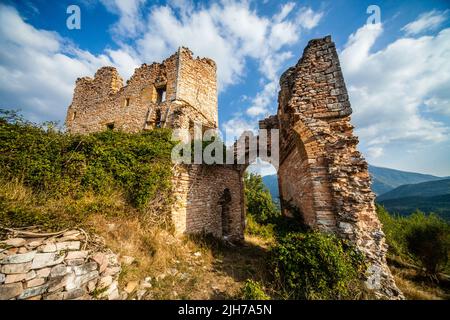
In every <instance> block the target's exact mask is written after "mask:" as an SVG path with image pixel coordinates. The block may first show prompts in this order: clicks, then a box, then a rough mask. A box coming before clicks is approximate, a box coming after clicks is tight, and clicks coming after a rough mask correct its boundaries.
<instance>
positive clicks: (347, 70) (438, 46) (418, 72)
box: [340, 24, 450, 161]
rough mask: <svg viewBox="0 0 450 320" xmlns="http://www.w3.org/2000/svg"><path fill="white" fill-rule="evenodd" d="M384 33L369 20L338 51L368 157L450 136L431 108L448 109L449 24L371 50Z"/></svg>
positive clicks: (442, 110)
mask: <svg viewBox="0 0 450 320" xmlns="http://www.w3.org/2000/svg"><path fill="white" fill-rule="evenodd" d="M382 32H383V28H382V25H381V24H378V25H365V26H363V27H361V28H360V29H358V30H357V31H356V32H355V33H354V34H352V35H351V36H350V37H349V39H348V42H347V44H346V45H345V47H344V50H343V51H342V52H341V53H340V58H341V64H342V69H343V72H344V77H345V79H346V82H347V87H348V91H349V96H350V99H351V102H352V107H353V111H354V113H353V121H354V122H355V124H356V126H357V134H358V135H359V136H360V138H361V141H362V143H363V148H364V149H366V150H367V154H368V156H369V161H371V160H373V159H375V158H377V157H380V156H382V155H383V152H384V149H385V148H386V147H389V146H392V145H393V144H397V145H402V146H403V147H404V148H405V149H406V148H408V149H410V148H414V146H419V145H424V144H430V143H438V142H442V141H445V140H446V139H448V136H449V130H448V128H447V126H446V125H445V123H443V122H442V121H437V120H435V119H434V118H433V117H431V116H430V115H427V111H430V110H432V111H434V112H442V113H447V114H448V106H449V104H448V102H449V101H450V29H444V30H442V31H440V32H439V33H438V34H436V35H434V36H423V37H419V38H400V39H397V40H395V41H394V42H392V43H390V44H389V45H387V46H386V47H385V48H383V49H380V50H379V51H376V52H372V48H373V46H374V44H375V42H376V40H377V39H379V37H380V36H381V34H382Z"/></svg>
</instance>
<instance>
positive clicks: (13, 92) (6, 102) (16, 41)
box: [0, 5, 130, 121]
mask: <svg viewBox="0 0 450 320" xmlns="http://www.w3.org/2000/svg"><path fill="white" fill-rule="evenodd" d="M0 43H1V44H2V50H1V51H0V71H1V72H0V96H1V97H2V104H1V107H2V108H21V109H22V111H23V113H24V115H25V116H26V117H27V118H28V119H30V120H32V121H42V120H49V119H52V120H54V119H58V120H63V119H64V118H65V114H66V111H67V106H68V105H69V104H70V100H71V97H72V93H73V88H74V84H75V80H76V79H77V78H78V77H82V76H86V75H90V76H92V75H93V74H94V73H95V71H96V70H97V69H98V68H99V67H101V66H104V65H115V64H116V63H117V64H118V67H119V69H120V70H121V71H122V72H125V73H126V72H129V70H128V69H129V68H130V65H129V64H128V63H130V61H129V60H128V61H127V62H126V63H125V61H126V60H127V58H126V54H125V53H121V51H120V50H117V51H113V50H110V51H109V52H107V53H106V54H101V55H98V56H95V55H92V54H91V53H89V52H88V51H84V50H80V49H78V48H76V47H75V46H74V45H72V44H71V43H68V42H67V41H66V40H64V39H63V38H61V37H60V36H59V35H58V34H57V33H55V32H49V31H45V30H39V29H36V28H34V27H33V26H31V25H29V24H27V23H26V22H25V21H24V20H23V19H22V18H21V17H20V15H19V14H18V12H17V11H16V10H15V9H14V8H12V7H10V6H6V5H0ZM125 64H126V65H127V66H126V67H125ZM127 70H128V71H127Z"/></svg>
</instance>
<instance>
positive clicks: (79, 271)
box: [72, 261, 97, 276]
mask: <svg viewBox="0 0 450 320" xmlns="http://www.w3.org/2000/svg"><path fill="white" fill-rule="evenodd" d="M72 270H73V271H74V272H75V274H76V275H77V276H80V275H83V274H86V273H89V272H91V271H94V270H97V263H96V262H93V261H92V262H88V263H85V264H83V265H81V266H74V267H72Z"/></svg>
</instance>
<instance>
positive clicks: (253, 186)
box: [244, 172, 281, 224]
mask: <svg viewBox="0 0 450 320" xmlns="http://www.w3.org/2000/svg"><path fill="white" fill-rule="evenodd" d="M244 182H245V189H244V191H245V199H246V205H247V214H249V215H251V216H252V217H253V218H254V220H255V221H256V222H257V223H262V224H264V223H270V222H273V221H274V220H276V219H277V218H278V217H280V216H281V213H280V211H279V210H278V208H277V206H276V205H275V204H274V203H273V201H272V196H271V195H270V192H269V190H268V189H267V188H266V187H265V186H264V183H263V181H262V178H261V176H260V175H257V174H253V173H250V174H248V173H247V172H246V173H245V176H244Z"/></svg>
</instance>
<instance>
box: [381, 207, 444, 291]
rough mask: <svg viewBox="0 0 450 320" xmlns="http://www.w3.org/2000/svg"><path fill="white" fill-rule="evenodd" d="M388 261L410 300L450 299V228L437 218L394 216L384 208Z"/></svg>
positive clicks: (417, 213) (382, 210)
mask: <svg viewBox="0 0 450 320" xmlns="http://www.w3.org/2000/svg"><path fill="white" fill-rule="evenodd" d="M377 213H378V217H379V218H380V221H381V222H382V224H383V231H384V233H385V234H386V242H387V243H388V245H389V251H388V258H389V261H390V263H391V268H392V270H393V272H394V275H395V276H396V282H397V284H398V285H399V286H400V289H402V290H403V291H404V293H405V294H406V295H407V297H408V298H411V299H440V298H447V299H448V298H449V297H450V290H449V289H450V281H449V280H450V277H449V276H448V274H450V264H449V255H450V225H449V224H448V223H447V222H446V221H445V220H443V219H442V218H440V217H439V216H437V215H435V214H425V213H423V212H421V211H416V212H414V213H413V214H411V215H409V216H406V217H405V216H394V215H391V214H390V213H389V212H387V211H386V209H385V208H384V207H382V206H377Z"/></svg>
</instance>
